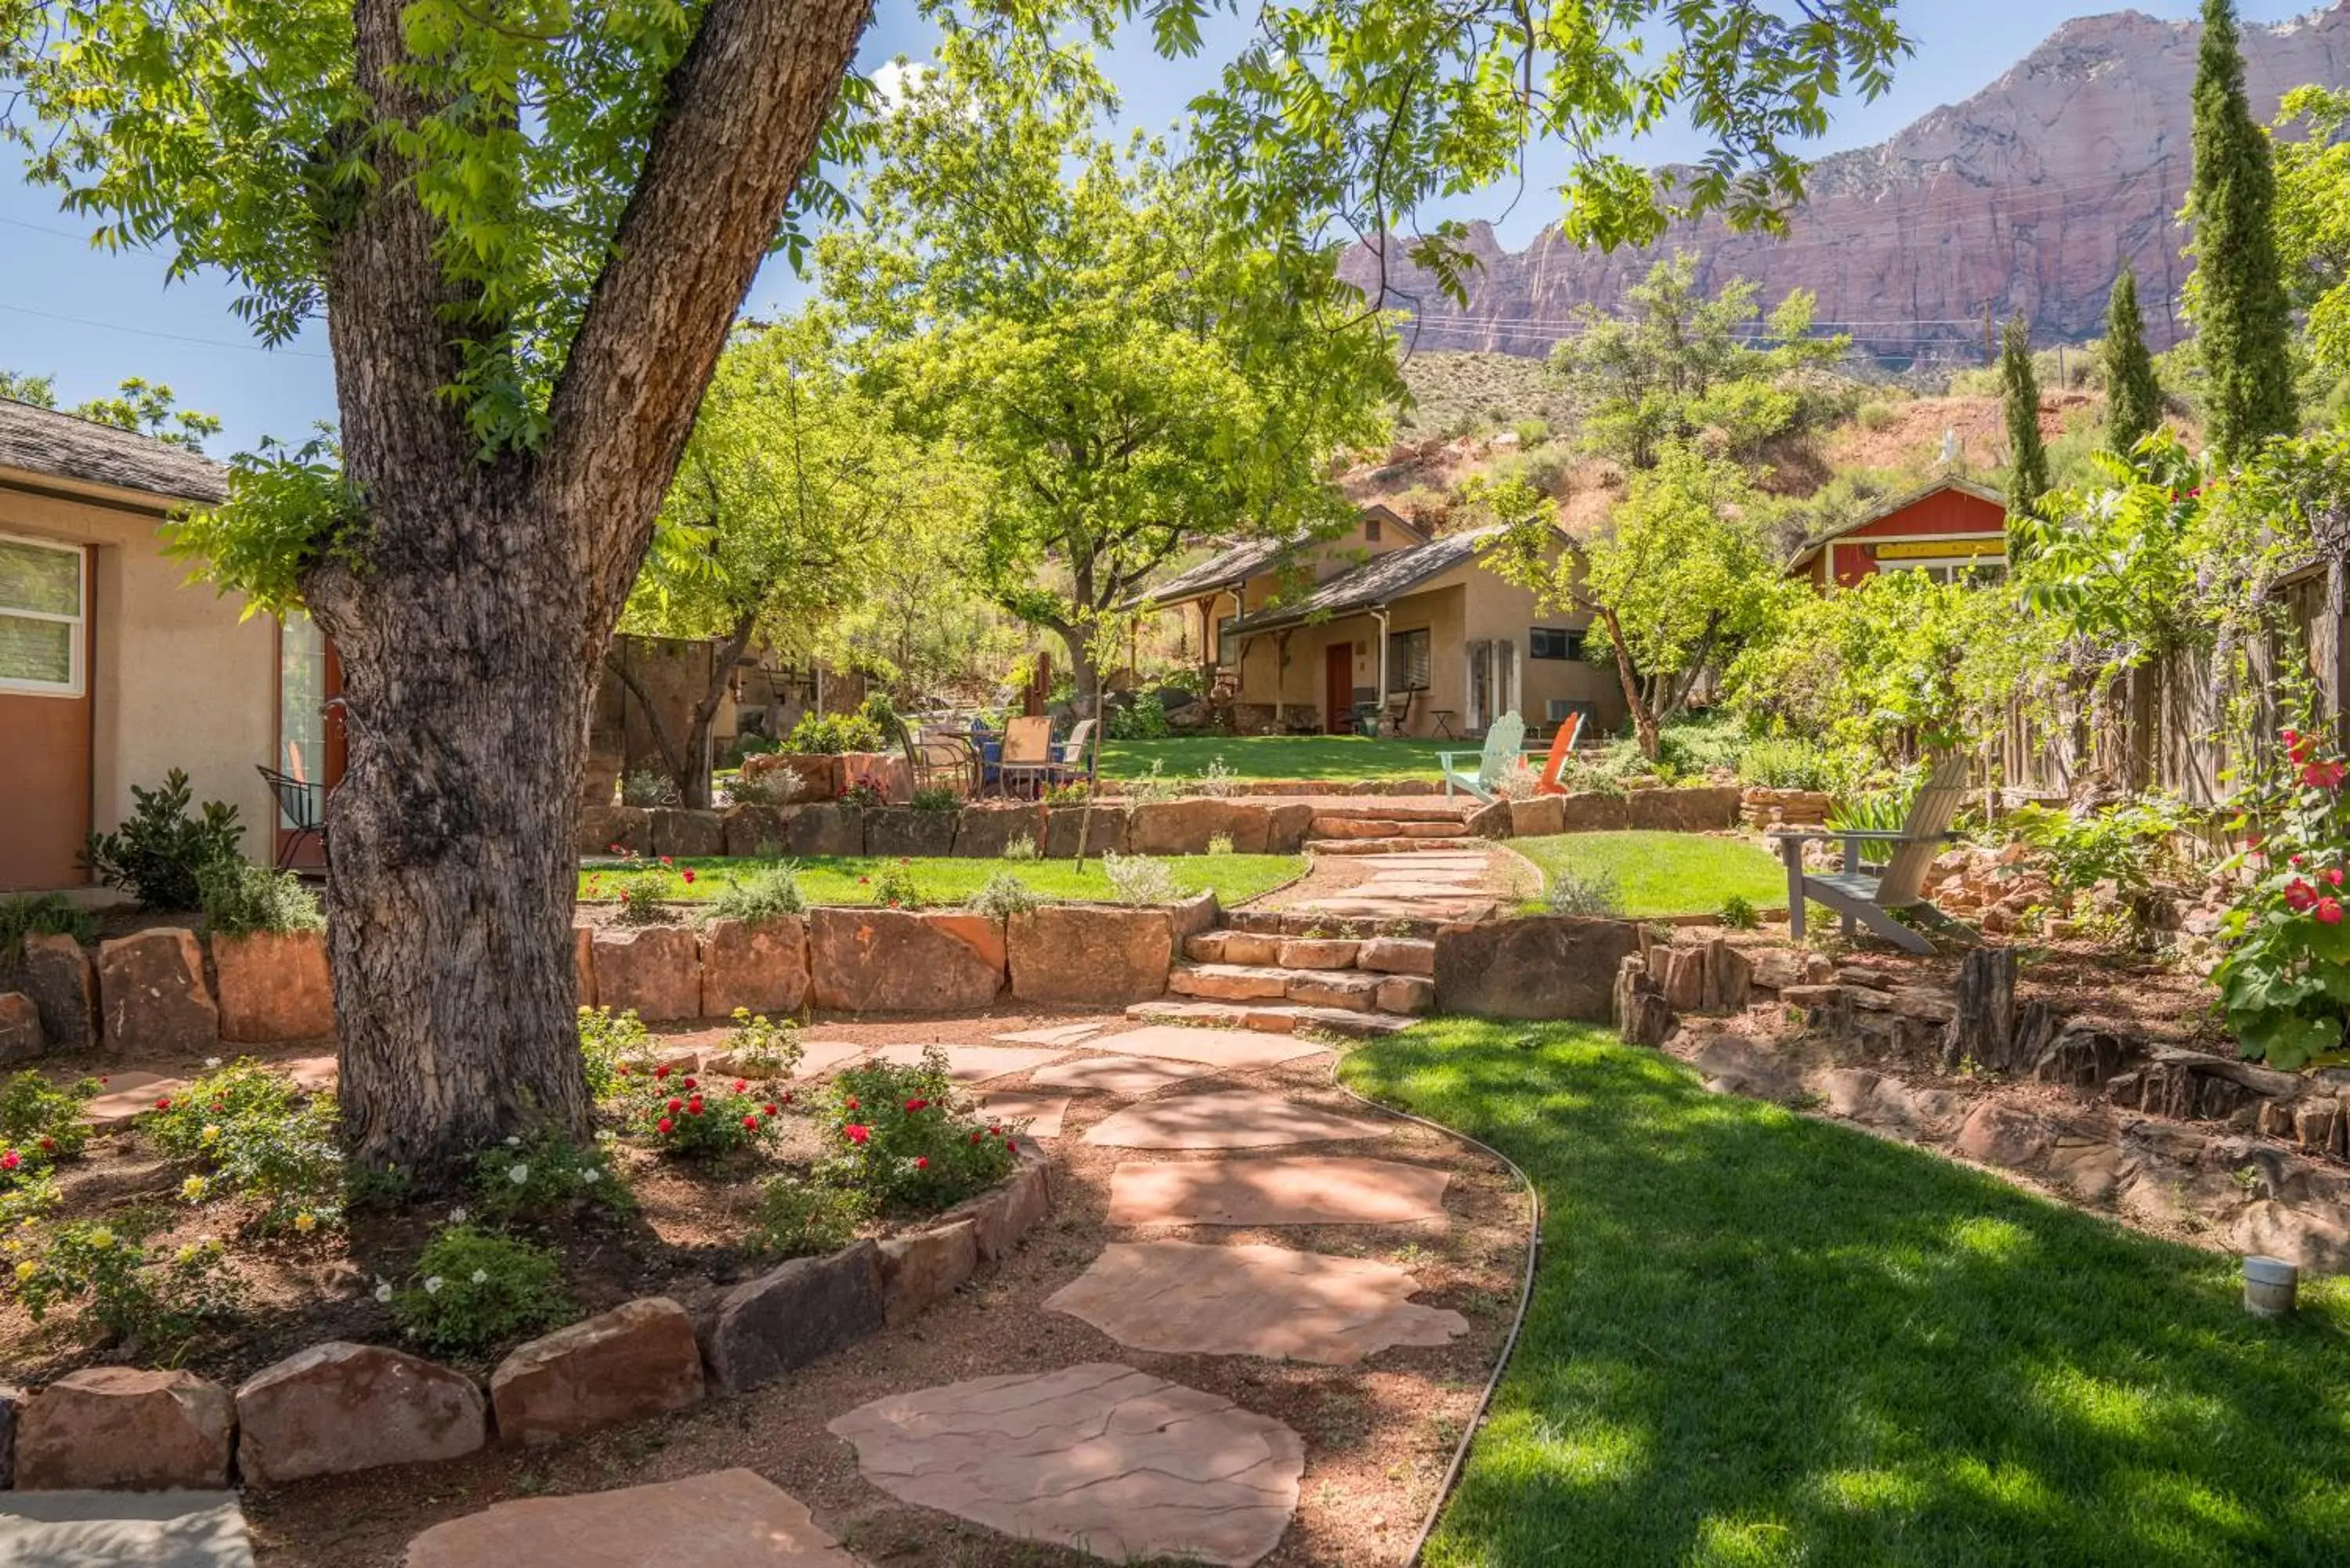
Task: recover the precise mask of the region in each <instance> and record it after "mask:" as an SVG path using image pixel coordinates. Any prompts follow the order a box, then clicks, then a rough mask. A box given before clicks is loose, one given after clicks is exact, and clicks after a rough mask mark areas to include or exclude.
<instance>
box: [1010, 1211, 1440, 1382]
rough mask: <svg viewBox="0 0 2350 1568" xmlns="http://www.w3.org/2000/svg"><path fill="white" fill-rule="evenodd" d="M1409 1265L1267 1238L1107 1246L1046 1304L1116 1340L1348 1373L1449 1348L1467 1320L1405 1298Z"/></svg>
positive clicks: (1414, 1286)
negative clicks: (1377, 1360) (1379, 1358)
mask: <svg viewBox="0 0 2350 1568" xmlns="http://www.w3.org/2000/svg"><path fill="white" fill-rule="evenodd" d="M1418 1289H1419V1281H1418V1280H1416V1279H1414V1278H1413V1277H1412V1275H1411V1272H1410V1271H1409V1270H1408V1269H1401V1268H1398V1267H1397V1266H1396V1265H1395V1264H1393V1263H1382V1262H1378V1260H1376V1259H1372V1258H1333V1257H1329V1256H1326V1255H1325V1254H1323V1253H1320V1252H1300V1251H1295V1250H1294V1249H1292V1248H1288V1247H1275V1246H1270V1245H1266V1244H1263V1243H1257V1244H1252V1245H1248V1246H1238V1247H1212V1246H1201V1245H1199V1244H1197V1243H1195V1242H1191V1241H1113V1242H1111V1243H1110V1244H1109V1245H1108V1246H1107V1247H1105V1248H1104V1249H1102V1255H1101V1256H1100V1257H1098V1258H1097V1259H1095V1260H1094V1264H1093V1267H1091V1268H1089V1269H1087V1271H1086V1272H1084V1273H1082V1274H1080V1275H1078V1276H1077V1278H1076V1279H1075V1280H1072V1281H1071V1282H1069V1283H1067V1284H1066V1285H1064V1286H1062V1287H1061V1288H1060V1289H1059V1290H1057V1291H1055V1292H1054V1293H1052V1294H1051V1295H1050V1296H1047V1297H1046V1298H1045V1305H1046V1306H1048V1307H1050V1308H1052V1309H1053V1310H1054V1311H1055V1312H1065V1313H1067V1314H1069V1315H1070V1316H1071V1317H1078V1318H1083V1319H1085V1321H1086V1322H1087V1323H1089V1324H1093V1325H1094V1326H1095V1327H1096V1328H1097V1329H1099V1330H1101V1331H1102V1332H1103V1333H1104V1334H1107V1335H1109V1336H1110V1337H1111V1338H1112V1339H1114V1340H1116V1341H1118V1343H1119V1344H1120V1345H1128V1346H1130V1347H1132V1348H1133V1349H1136V1350H1156V1351H1161V1352H1165V1353H1167V1354H1169V1355H1262V1356H1265V1357H1267V1358H1269V1359H1272V1360H1274V1361H1311V1362H1315V1363H1316V1364H1318V1365H1320V1366H1354V1365H1355V1364H1356V1363H1357V1362H1358V1361H1360V1360H1362V1359H1363V1357H1365V1356H1367V1355H1372V1354H1373V1353H1375V1352H1377V1351H1381V1350H1385V1349H1386V1348H1387V1347H1388V1346H1389V1345H1446V1344H1450V1343H1451V1341H1452V1340H1453V1339H1455V1338H1457V1337H1458V1336H1460V1335H1461V1334H1466V1333H1468V1332H1469V1320H1468V1319H1467V1318H1465V1317H1462V1316H1461V1314H1459V1313H1457V1312H1451V1311H1449V1310H1447V1309H1445V1308H1442V1307H1430V1306H1420V1305H1419V1304H1418V1303H1414V1302H1413V1301H1412V1300H1411V1299H1410V1298H1411V1294H1412V1293H1413V1292H1414V1291H1417V1290H1418Z"/></svg>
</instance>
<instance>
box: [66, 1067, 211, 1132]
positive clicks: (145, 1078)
mask: <svg viewBox="0 0 2350 1568" xmlns="http://www.w3.org/2000/svg"><path fill="white" fill-rule="evenodd" d="M187 1086H188V1080H187V1079H185V1078H165V1077H160V1076H158V1075H155V1074H153V1073H112V1074H109V1075H108V1076H107V1080H106V1092H105V1093H103V1094H101V1095H99V1096H98V1097H97V1098H96V1099H94V1100H92V1101H90V1102H89V1104H88V1105H86V1106H83V1107H82V1108H81V1119H82V1120H84V1121H86V1122H88V1124H89V1125H90V1126H92V1127H114V1126H117V1125H118V1124H120V1123H122V1122H127V1121H129V1120H130V1118H131V1117H133V1116H140V1115H142V1114H144V1113H145V1112H148V1111H151V1110H153V1109H154V1108H155V1102H156V1101H157V1100H161V1099H165V1098H168V1097H169V1096H172V1095H176V1094H178V1093H179V1092H180V1091H181V1090H182V1089H184V1088H186V1087H187Z"/></svg>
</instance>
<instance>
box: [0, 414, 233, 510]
mask: <svg viewBox="0 0 2350 1568" xmlns="http://www.w3.org/2000/svg"><path fill="white" fill-rule="evenodd" d="M0 469H16V470H17V471H18V472H25V473H34V474H40V475H44V476H46V477H48V478H52V479H70V480H78V481H80V482H81V483H85V484H104V485H110V486H112V487H113V488H115V489H118V490H138V491H144V492H145V493H148V494H150V495H156V496H162V497H165V498H168V499H171V500H174V501H198V502H221V501H225V500H226V499H228V470H227V469H225V468H224V467H222V466H221V465H220V464H219V463H217V462H213V461H212V459H210V458H208V457H204V456H202V455H200V454H199V453H196V452H190V451H189V450H188V449H187V448H185V447H182V446H175V445H173V444H172V443H171V442H169V441H157V440H156V439H155V438H154V437H152V436H146V435H140V434H139V433H138V432H137V431H126V430H118V429H116V428H115V427H114V426H112V425H106V424H99V422H98V421H95V420H86V419H82V418H80V417H79V416H78V415H75V414H62V413H59V412H57V410H55V409H44V408H37V407H36V406H34V405H33V404H31V403H18V402H12V401H10V400H7V399H5V398H0Z"/></svg>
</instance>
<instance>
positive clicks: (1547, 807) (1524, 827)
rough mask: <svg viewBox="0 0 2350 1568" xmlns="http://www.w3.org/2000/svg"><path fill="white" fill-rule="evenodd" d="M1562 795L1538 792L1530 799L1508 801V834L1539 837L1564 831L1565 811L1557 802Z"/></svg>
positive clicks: (1514, 836)
mask: <svg viewBox="0 0 2350 1568" xmlns="http://www.w3.org/2000/svg"><path fill="white" fill-rule="evenodd" d="M1562 798H1563V797H1562V796H1559V795H1555V794H1538V795H1536V796H1534V799H1532V800H1513V801H1512V802H1511V803H1510V836H1511V837H1513V838H1541V837H1544V836H1547V835H1550V834H1554V833H1565V831H1566V813H1565V808H1564V807H1563V806H1562V805H1560V804H1559V803H1560V801H1561V799H1562Z"/></svg>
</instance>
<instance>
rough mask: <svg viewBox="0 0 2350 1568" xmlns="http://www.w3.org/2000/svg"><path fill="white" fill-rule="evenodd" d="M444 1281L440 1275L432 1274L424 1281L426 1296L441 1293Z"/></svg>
mask: <svg viewBox="0 0 2350 1568" xmlns="http://www.w3.org/2000/svg"><path fill="white" fill-rule="evenodd" d="M443 1283H445V1282H444V1281H443V1280H442V1278H441V1276H440V1275H438V1274H435V1275H433V1276H432V1278H431V1279H429V1280H427V1281H425V1282H424V1293H425V1294H426V1295H428V1296H437V1295H439V1294H440V1293H441V1287H442V1284H443Z"/></svg>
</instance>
